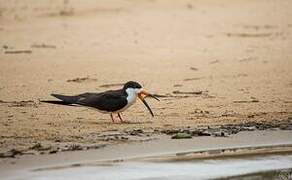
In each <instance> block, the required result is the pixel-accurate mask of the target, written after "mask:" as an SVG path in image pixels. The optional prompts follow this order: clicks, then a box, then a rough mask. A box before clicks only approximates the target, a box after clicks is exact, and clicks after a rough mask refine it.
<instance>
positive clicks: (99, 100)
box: [76, 90, 127, 111]
mask: <svg viewBox="0 0 292 180" xmlns="http://www.w3.org/2000/svg"><path fill="white" fill-rule="evenodd" d="M77 97H78V101H77V102H76V104H79V105H82V106H88V107H93V108H97V109H99V110H102V111H117V110H119V109H122V108H123V107H125V106H126V105H127V98H126V96H125V95H124V94H123V93H122V91H119V90H117V91H106V92H103V93H84V94H80V95H78V96H77Z"/></svg>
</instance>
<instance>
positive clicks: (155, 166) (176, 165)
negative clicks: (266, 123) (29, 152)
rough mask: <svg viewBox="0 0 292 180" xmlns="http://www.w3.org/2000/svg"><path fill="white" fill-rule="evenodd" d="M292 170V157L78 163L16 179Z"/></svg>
mask: <svg viewBox="0 0 292 180" xmlns="http://www.w3.org/2000/svg"><path fill="white" fill-rule="evenodd" d="M291 168H292V155H285V154H283V155H269V156H252V157H246V156H244V157H237V158H234V157H233V158H220V159H211V160H210V159H209V160H193V161H192V160H191V161H173V162H145V161H140V162H139V161H138V162H136V161H125V162H107V163H102V164H101V163H95V164H94V163H92V164H83V165H82V164H79V165H75V166H74V165H73V166H67V167H62V168H52V169H45V170H36V171H31V172H28V173H27V174H25V175H23V176H22V177H21V178H16V179H17V180H27V179H32V180H46V179H54V180H62V179H72V180H79V179H86V180H91V179H104V180H108V179H119V180H145V179H158V180H160V179H167V180H172V179H173V180H174V179H175V180H180V179H218V178H227V179H230V178H231V179H281V176H280V175H281V174H280V173H281V170H282V171H283V172H284V170H283V169H291ZM290 172H291V171H290ZM283 180H286V179H283ZM287 180H288V179H287Z"/></svg>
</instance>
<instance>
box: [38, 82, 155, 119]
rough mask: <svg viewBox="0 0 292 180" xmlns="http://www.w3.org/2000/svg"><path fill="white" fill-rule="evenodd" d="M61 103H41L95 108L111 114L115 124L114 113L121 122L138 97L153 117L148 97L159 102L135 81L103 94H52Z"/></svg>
mask: <svg viewBox="0 0 292 180" xmlns="http://www.w3.org/2000/svg"><path fill="white" fill-rule="evenodd" d="M51 95H52V96H54V97H56V98H57V99H59V100H61V101H41V102H46V103H52V104H60V105H80V106H86V107H91V108H95V109H97V110H98V111H100V112H102V113H109V114H110V116H111V119H112V121H113V122H115V121H114V117H113V113H116V114H118V117H119V119H120V121H121V122H123V119H122V117H121V114H120V113H121V112H123V111H125V110H126V109H128V108H129V107H130V106H131V105H133V104H134V103H135V102H136V99H137V97H138V98H139V99H140V100H141V101H142V102H143V103H144V105H145V106H146V107H147V109H148V110H149V112H150V114H151V115H152V117H153V116H154V114H153V112H152V110H151V108H150V107H149V105H148V104H147V102H146V101H145V98H146V97H152V98H154V99H156V100H158V101H159V99H158V98H157V97H155V96H154V95H152V94H150V93H148V92H146V91H145V90H143V88H142V86H141V85H140V84H139V83H137V82H134V81H129V82H127V83H126V84H124V87H123V88H122V89H118V90H109V91H105V92H101V93H88V92H87V93H83V94H79V95H76V96H65V95H60V94H51Z"/></svg>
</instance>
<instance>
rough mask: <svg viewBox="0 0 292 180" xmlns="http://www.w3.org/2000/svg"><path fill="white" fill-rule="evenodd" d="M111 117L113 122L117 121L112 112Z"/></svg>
mask: <svg viewBox="0 0 292 180" xmlns="http://www.w3.org/2000/svg"><path fill="white" fill-rule="evenodd" d="M111 118H112V122H113V123H115V120H114V117H113V114H112V113H111Z"/></svg>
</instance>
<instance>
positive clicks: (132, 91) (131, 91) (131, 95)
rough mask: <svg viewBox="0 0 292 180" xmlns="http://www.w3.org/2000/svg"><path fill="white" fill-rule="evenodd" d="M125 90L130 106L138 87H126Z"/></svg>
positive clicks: (134, 99)
mask: <svg viewBox="0 0 292 180" xmlns="http://www.w3.org/2000/svg"><path fill="white" fill-rule="evenodd" d="M126 92H127V94H128V96H127V101H128V106H130V105H132V104H134V103H135V102H136V99H137V97H138V93H139V92H140V89H134V88H127V89H126Z"/></svg>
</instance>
